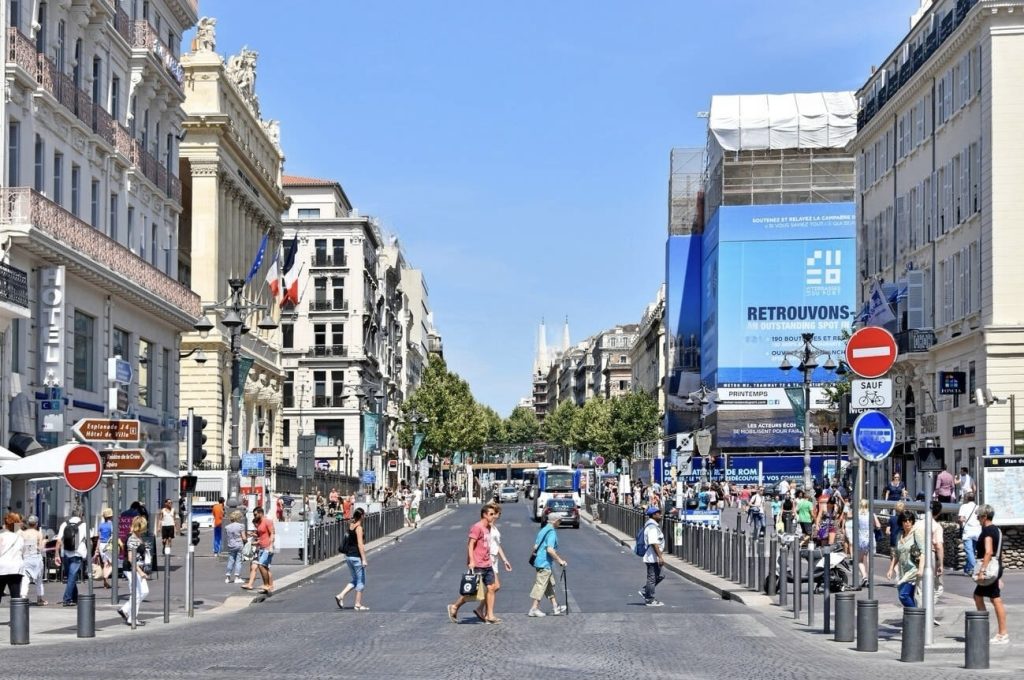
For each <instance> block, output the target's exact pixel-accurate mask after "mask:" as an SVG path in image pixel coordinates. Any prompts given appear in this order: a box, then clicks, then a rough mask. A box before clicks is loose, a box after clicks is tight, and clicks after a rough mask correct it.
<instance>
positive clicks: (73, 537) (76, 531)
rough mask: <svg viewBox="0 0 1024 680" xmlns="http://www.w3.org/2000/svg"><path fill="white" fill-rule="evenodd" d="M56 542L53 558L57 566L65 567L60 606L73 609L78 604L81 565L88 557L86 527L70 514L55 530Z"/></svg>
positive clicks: (78, 518) (79, 518)
mask: <svg viewBox="0 0 1024 680" xmlns="http://www.w3.org/2000/svg"><path fill="white" fill-rule="evenodd" d="M57 540H58V541H59V543H60V544H59V545H58V547H57V553H56V555H55V556H54V562H56V564H57V566H58V567H59V566H61V564H62V563H63V564H64V565H66V571H67V578H68V580H67V585H66V586H65V587H64V597H62V598H61V605H62V606H64V607H73V606H74V605H76V604H78V574H79V572H80V571H81V570H82V563H83V562H85V559H86V558H87V557H88V555H89V550H88V548H87V547H86V544H85V541H86V527H85V522H83V521H82V518H81V517H79V516H78V515H76V514H72V515H71V517H69V518H68V520H67V521H66V522H64V523H63V524H61V525H60V528H59V529H57Z"/></svg>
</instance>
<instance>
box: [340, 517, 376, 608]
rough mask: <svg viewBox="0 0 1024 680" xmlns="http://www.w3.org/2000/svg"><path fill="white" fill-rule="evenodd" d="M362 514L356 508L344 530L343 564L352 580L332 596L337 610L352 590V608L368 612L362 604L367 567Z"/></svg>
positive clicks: (341, 606) (343, 604) (342, 605)
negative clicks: (354, 595) (336, 604)
mask: <svg viewBox="0 0 1024 680" xmlns="http://www.w3.org/2000/svg"><path fill="white" fill-rule="evenodd" d="M363 514H364V513H363V509H362V508H356V509H355V511H354V512H353V513H352V519H351V521H350V522H349V523H348V527H347V528H346V531H347V532H348V536H347V538H346V540H345V562H346V563H347V564H348V571H349V574H350V575H351V576H352V579H351V580H350V581H349V582H348V583H347V584H346V585H345V587H344V588H343V589H342V591H341V592H340V593H338V594H337V595H335V596H334V601H335V602H337V603H338V609H344V608H345V596H346V595H348V594H349V593H350V592H351V591H353V590H354V591H356V601H355V605H354V606H353V607H352V608H353V609H355V610H356V611H357V612H366V611H370V608H369V607H367V606H366V605H364V604H363V590H365V589H366V566H367V563H366V544H365V543H364V542H363Z"/></svg>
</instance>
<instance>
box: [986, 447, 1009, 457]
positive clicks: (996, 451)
mask: <svg viewBox="0 0 1024 680" xmlns="http://www.w3.org/2000/svg"><path fill="white" fill-rule="evenodd" d="M1005 452H1006V448H1005V447H1003V446H990V447H988V455H990V456H1001V455H1003V454H1004V453H1005Z"/></svg>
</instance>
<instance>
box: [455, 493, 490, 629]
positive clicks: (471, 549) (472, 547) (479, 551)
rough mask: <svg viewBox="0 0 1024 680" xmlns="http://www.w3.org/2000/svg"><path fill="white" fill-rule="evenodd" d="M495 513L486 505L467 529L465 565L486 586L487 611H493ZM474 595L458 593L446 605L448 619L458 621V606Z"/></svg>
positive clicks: (488, 621)
mask: <svg viewBox="0 0 1024 680" xmlns="http://www.w3.org/2000/svg"><path fill="white" fill-rule="evenodd" d="M496 515H497V513H495V512H494V510H493V509H491V508H490V507H489V506H488V505H484V506H483V507H482V508H481V509H480V521H479V522H477V523H476V524H474V525H473V526H472V527H470V529H469V542H468V543H467V544H466V553H467V556H468V560H467V565H466V566H467V567H468V568H469V569H470V570H471V571H472V572H473V573H475V574H476V575H477V579H478V580H479V583H480V587H481V588H484V587H486V588H487V591H486V593H485V595H484V597H485V602H486V606H487V611H494V570H493V569H492V568H491V525H492V524H493V523H494V518H495V516H496ZM469 597H473V598H474V599H475V596H474V595H459V599H457V600H455V602H454V603H452V604H450V605H448V620H449V621H451V622H452V623H458V622H459V607H461V606H462V605H464V604H465V603H466V600H467V599H468V598H469ZM484 622H485V623H501V619H484Z"/></svg>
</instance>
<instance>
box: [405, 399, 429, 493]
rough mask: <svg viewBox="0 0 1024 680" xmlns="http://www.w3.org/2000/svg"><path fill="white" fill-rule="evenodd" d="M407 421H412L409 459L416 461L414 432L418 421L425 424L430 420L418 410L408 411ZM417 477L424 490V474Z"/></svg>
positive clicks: (416, 430) (415, 432)
mask: <svg viewBox="0 0 1024 680" xmlns="http://www.w3.org/2000/svg"><path fill="white" fill-rule="evenodd" d="M408 422H410V423H412V446H411V447H410V448H409V454H410V461H411V462H413V463H418V460H416V458H415V457H414V456H415V448H416V434H417V432H418V429H417V426H418V425H419V424H420V423H423V424H424V425H425V424H427V423H428V422H430V419H429V418H427V417H426V416H425V415H423V414H422V413H419V412H418V411H410V412H409V416H408ZM417 474H419V472H417ZM419 477H420V489H421V490H424V491H425V490H426V476H425V475H422V474H420V475H419Z"/></svg>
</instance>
